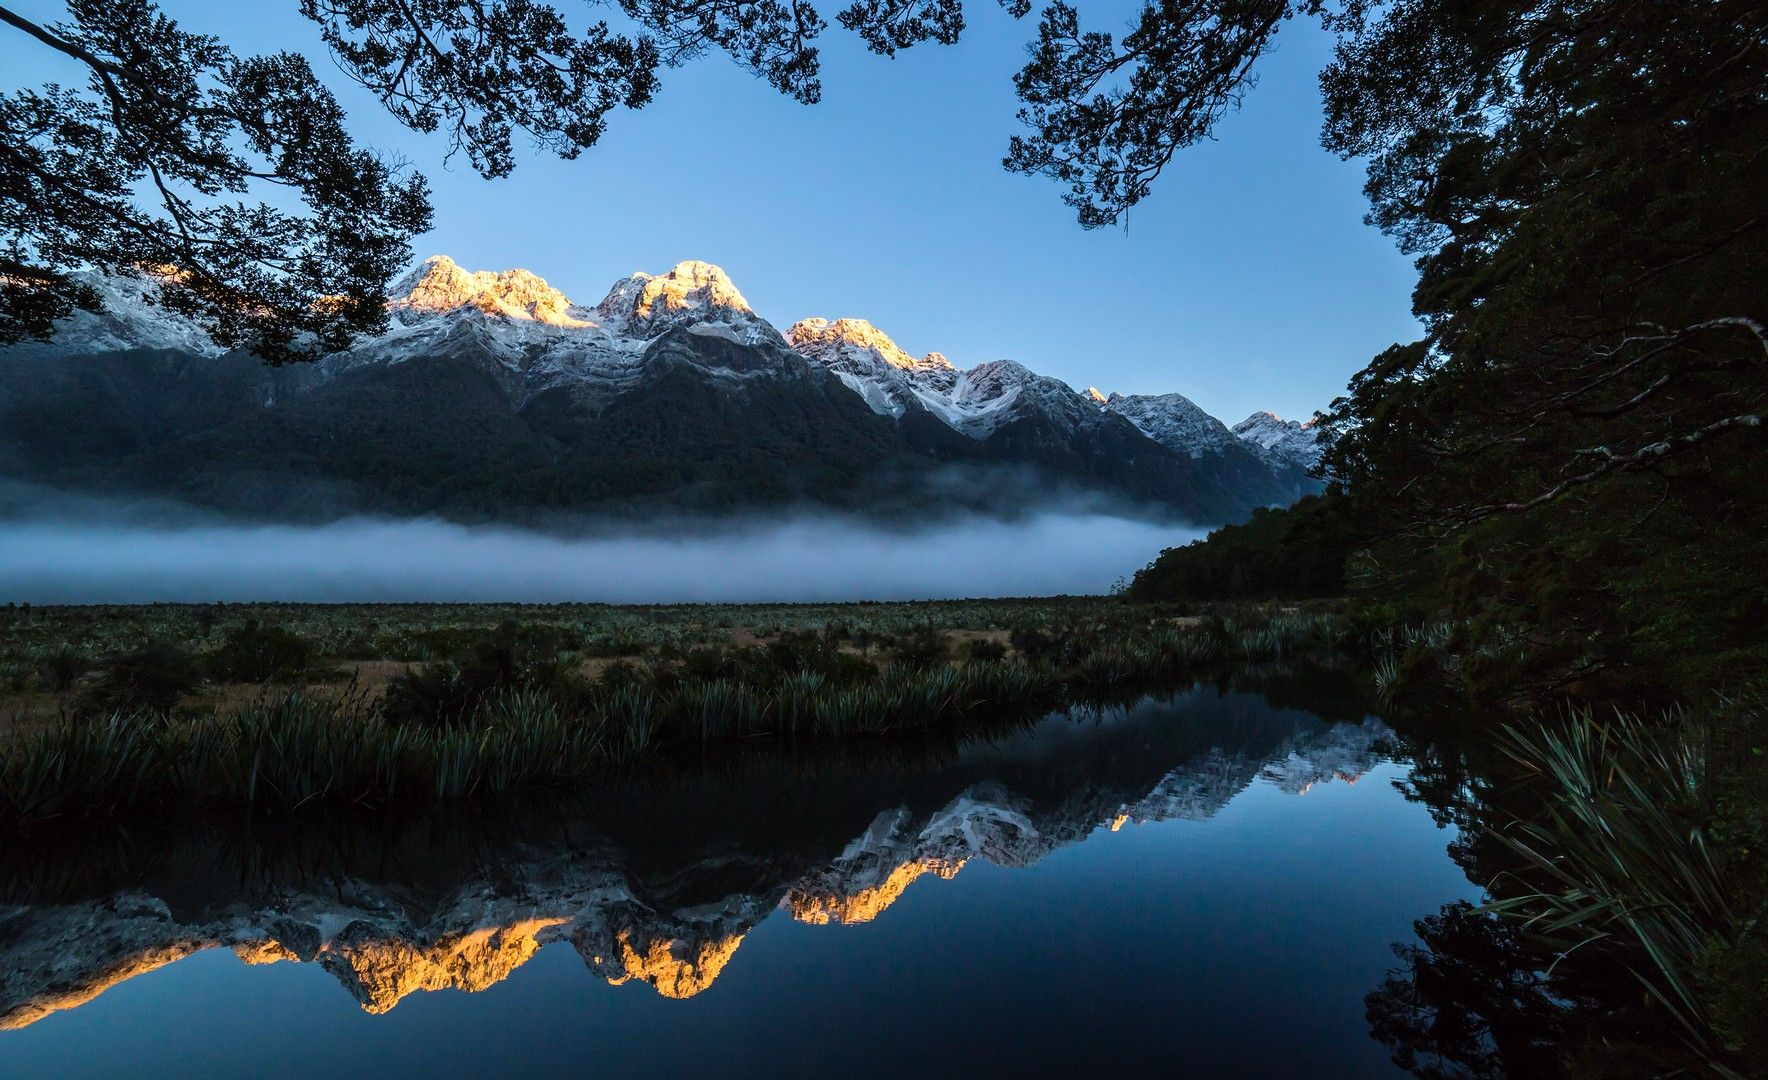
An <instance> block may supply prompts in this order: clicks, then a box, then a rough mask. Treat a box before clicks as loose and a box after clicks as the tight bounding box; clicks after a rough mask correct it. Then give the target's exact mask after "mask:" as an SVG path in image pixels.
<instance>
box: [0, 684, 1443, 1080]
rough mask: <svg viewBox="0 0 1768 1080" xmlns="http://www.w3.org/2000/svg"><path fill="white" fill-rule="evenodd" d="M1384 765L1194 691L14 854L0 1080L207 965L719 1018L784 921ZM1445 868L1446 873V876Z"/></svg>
mask: <svg viewBox="0 0 1768 1080" xmlns="http://www.w3.org/2000/svg"><path fill="white" fill-rule="evenodd" d="M1390 749H1391V733H1390V732H1389V731H1388V729H1387V728H1386V727H1385V726H1384V725H1383V724H1381V723H1380V722H1379V721H1376V720H1373V719H1363V718H1357V719H1348V718H1347V719H1346V720H1343V721H1340V722H1328V721H1326V720H1323V719H1321V718H1320V717H1318V716H1316V715H1313V714H1310V713H1305V712H1300V711H1296V710H1288V709H1281V708H1276V707H1273V706H1272V705H1271V704H1269V703H1268V701H1267V700H1265V699H1264V698H1262V697H1260V696H1257V695H1253V694H1246V693H1234V692H1228V693H1222V692H1218V691H1217V690H1214V689H1201V688H1200V689H1196V690H1192V691H1189V692H1187V693H1185V694H1181V695H1179V696H1177V697H1174V698H1171V699H1167V700H1152V699H1150V700H1145V701H1143V702H1141V703H1139V704H1137V705H1135V706H1132V707H1129V708H1120V709H1108V710H1097V711H1087V712H1076V713H1071V714H1058V715H1055V716H1052V717H1048V718H1046V719H1044V720H1043V721H1041V722H1039V723H1037V724H1035V725H1032V726H1029V727H1028V728H1026V729H1024V730H1021V731H1018V732H1015V733H1013V734H1010V735H1007V736H1004V737H1001V738H998V739H995V740H992V741H982V742H973V743H968V744H965V745H961V746H956V747H951V746H946V747H942V748H939V749H937V750H934V751H931V752H928V753H924V754H912V753H911V754H894V755H890V756H883V757H881V756H880V755H877V754H876V753H874V754H873V755H872V756H871V757H870V758H868V757H866V756H863V755H862V756H857V757H853V756H850V757H843V758H840V759H834V760H822V761H810V762H806V761H804V760H800V759H792V758H779V757H769V756H760V757H755V758H749V759H744V760H741V761H734V762H724V763H721V764H719V765H716V766H712V765H709V766H708V767H707V768H705V769H701V770H695V771H693V772H681V771H678V772H675V773H672V774H670V775H650V776H641V777H634V778H628V779H626V780H623V781H621V782H619V783H609V784H607V785H605V786H602V787H599V788H597V789H595V790H591V791H586V792H580V793H577V794H575V795H574V796H572V797H571V798H570V799H568V800H563V801H551V802H547V803H544V804H536V805H532V806H527V807H524V808H523V809H522V810H521V811H520V812H518V813H508V814H503V815H500V816H497V817H495V818H486V817H480V818H478V819H476V820H472V821H466V820H449V821H438V820H435V819H424V820H419V821H404V822H395V821H376V822H374V823H372V824H370V823H364V822H360V821H358V822H353V823H351V824H350V826H349V827H344V826H342V825H337V824H335V823H334V825H332V826H330V827H320V826H317V825H312V824H307V825H301V826H298V827H297V826H288V825H285V826H282V827H278V828H274V829H273V828H271V827H270V826H269V825H268V824H267V823H265V822H262V821H259V822H245V823H233V824H228V825H220V824H214V823H210V824H208V825H205V826H201V827H188V828H186V829H185V830H183V831H178V830H173V829H170V828H169V827H168V828H167V829H166V830H164V831H153V830H149V831H148V832H145V833H143V832H140V831H137V832H136V833H135V834H133V835H129V836H120V835H119V836H114V837H108V838H92V839H91V840H90V841H89V842H86V843H82V842H77V841H72V840H69V841H63V840H57V841H55V842H54V843H53V844H52V845H51V844H46V843H45V844H39V845H38V846H37V847H36V848H35V849H32V848H28V847H19V848H14V849H12V850H10V851H9V852H8V853H7V854H5V855H0V1072H4V1071H5V1068H6V1066H5V1064H4V1062H5V1059H6V1057H7V1054H8V1051H9V1050H10V1049H11V1047H9V1045H8V1040H9V1039H15V1038H18V1037H20V1035H19V1033H21V1032H28V1031H29V1030H30V1029H33V1028H34V1027H35V1028H37V1029H38V1030H45V1029H47V1028H48V1027H50V1026H52V1025H48V1024H45V1023H44V1022H45V1021H47V1020H50V1019H55V1020H57V1021H59V1019H60V1017H58V1016H57V1014H64V1015H65V1014H67V1013H69V1011H73V1012H75V1013H78V1012H79V1011H80V1009H81V1008H82V1007H88V1006H89V1005H90V1003H94V1002H97V1001H99V1000H100V999H101V998H102V997H103V996H104V995H106V994H107V992H110V991H112V990H113V989H115V988H117V987H119V986H120V985H122V984H125V983H127V982H128V981H129V980H132V979H136V978H137V977H139V976H142V975H144V974H145V973H148V972H154V971H156V970H157V969H161V968H165V967H167V966H168V965H173V966H178V963H179V962H180V961H184V960H186V959H187V958H191V957H193V955H194V954H198V953H203V952H206V951H210V950H231V952H232V953H233V955H235V956H236V957H238V959H239V960H241V961H244V962H245V964H247V965H267V964H295V965H318V966H319V967H320V968H323V969H324V971H325V972H326V973H328V974H329V976H330V977H331V978H332V979H334V980H335V981H336V983H337V984H338V985H339V986H341V987H342V988H343V990H344V991H345V992H347V993H348V994H349V995H351V996H352V997H353V998H354V999H355V1001H356V1002H358V1003H359V1004H360V1006H361V1008H362V1010H364V1011H365V1012H367V1013H370V1014H377V1016H378V1015H379V1014H387V1013H388V1012H389V1011H390V1010H393V1009H394V1008H395V1006H397V1005H399V1004H400V1003H401V1002H402V1001H406V1000H407V999H409V998H410V997H411V995H413V994H416V993H418V992H420V991H425V992H428V991H437V990H450V989H451V990H460V991H468V992H475V991H482V990H486V989H488V988H490V987H493V986H496V985H498V984H500V983H503V982H504V981H505V980H508V979H510V978H511V976H512V975H513V974H514V973H516V972H517V971H518V970H519V969H521V968H523V967H524V965H528V964H529V963H530V962H531V961H534V960H535V958H536V956H537V954H539V953H541V951H542V950H546V951H547V953H548V955H551V954H552V953H553V952H554V950H555V949H569V950H572V951H574V952H575V954H576V956H577V957H579V958H580V962H581V964H583V965H585V966H587V968H588V970H589V971H590V972H592V973H593V974H594V976H595V977H597V978H598V979H600V980H605V981H606V982H607V983H609V984H614V985H620V984H624V983H629V982H633V983H642V984H644V985H646V986H648V987H650V988H651V989H652V990H654V991H655V992H656V994H658V995H661V996H662V997H664V998H670V999H689V998H694V997H696V996H697V995H702V994H705V995H707V996H708V997H717V996H718V994H717V992H716V991H713V992H711V993H708V991H710V990H711V989H712V987H713V984H714V982H715V981H717V980H718V979H719V978H720V976H721V975H724V974H726V973H727V972H730V971H731V970H733V968H735V967H738V966H741V965H742V964H743V963H744V959H743V958H741V957H739V955H738V954H739V952H740V950H741V949H742V947H743V946H744V942H745V940H746V939H748V938H749V937H750V936H751V935H753V934H755V933H756V931H757V928H759V927H761V926H762V924H764V923H766V922H768V921H769V920H770V919H772V918H775V917H779V918H787V919H790V920H795V921H796V922H798V923H802V924H810V925H813V926H817V927H832V926H837V925H839V926H861V925H863V924H869V923H873V922H874V920H878V921H879V925H880V926H883V927H886V928H888V924H889V923H890V922H891V920H890V919H889V918H881V917H882V916H884V915H885V913H886V911H887V910H888V909H889V908H890V907H891V906H892V905H893V904H896V903H897V902H898V901H899V900H901V899H902V898H903V897H905V896H906V895H910V894H911V893H913V892H915V891H916V890H927V889H940V888H942V886H941V884H940V882H941V881H942V880H945V881H951V880H954V879H956V878H957V877H958V876H959V875H961V874H964V873H965V872H966V870H967V868H969V867H972V866H975V865H977V864H979V863H980V864H989V865H991V866H993V867H997V868H1025V867H1033V866H1035V865H1037V864H1039V863H1041V862H1042V861H1044V860H1045V859H1046V858H1047V857H1048V856H1050V855H1051V854H1052V853H1054V852H1057V851H1058V850H1060V849H1065V848H1070V847H1072V846H1075V845H1078V844H1080V842H1081V841H1083V840H1086V839H1087V838H1088V837H1089V836H1091V835H1094V834H1095V833H1096V832H1098V831H1100V830H1111V831H1117V830H1126V829H1133V828H1134V826H1136V825H1140V824H1145V823H1151V822H1173V821H1188V822H1206V821H1208V820H1209V819H1211V818H1212V817H1214V816H1215V815H1216V814H1217V813H1218V811H1220V810H1222V808H1223V807H1225V806H1227V805H1228V804H1230V802H1232V801H1234V800H1236V798H1237V797H1238V796H1240V795H1242V793H1245V792H1247V791H1248V789H1249V788H1250V787H1253V786H1254V785H1255V784H1257V786H1259V787H1261V788H1265V789H1268V790H1271V791H1273V792H1276V793H1280V795H1281V797H1282V798H1284V799H1295V798H1296V797H1297V796H1301V795H1304V794H1306V793H1308V792H1309V791H1310V789H1312V788H1314V787H1315V786H1316V785H1320V784H1326V783H1330V782H1333V781H1349V782H1354V781H1355V780H1356V779H1357V778H1359V777H1361V776H1363V775H1364V774H1365V773H1367V772H1369V771H1370V770H1371V769H1375V768H1377V767H1379V766H1381V765H1382V764H1383V763H1384V762H1385V761H1386V760H1387V758H1386V755H1387V753H1389V752H1390ZM1389 767H1391V766H1389ZM1383 786H1384V787H1387V788H1389V789H1390V790H1389V795H1393V794H1394V793H1392V791H1391V785H1386V784H1384V785H1383ZM1390 801H1394V802H1396V804H1397V803H1398V801H1397V796H1394V798H1393V799H1392V800H1390ZM1401 805H1403V804H1401ZM1417 816H1419V817H1422V816H1423V811H1422V810H1418V812H1417ZM1426 827H1427V828H1429V830H1430V831H1431V832H1435V827H1434V826H1428V824H1427V826H1426ZM1441 835H1442V834H1441V833H1436V840H1435V842H1434V849H1435V850H1436V851H1437V852H1439V853H1440V852H1441V850H1442V849H1441V845H1442V838H1441ZM1369 839H1370V840H1374V839H1375V838H1369ZM1113 842H1114V843H1116V842H1117V841H1116V840H1114V841H1113ZM1343 842H1344V843H1345V845H1346V846H1347V847H1350V846H1354V845H1357V844H1359V843H1360V842H1363V841H1361V840H1360V839H1359V838H1357V837H1345V838H1344V840H1343ZM1442 862H1443V863H1444V865H1445V866H1447V865H1448V864H1447V860H1446V857H1444V858H1443V859H1442ZM1449 870H1450V872H1449V873H1448V874H1446V875H1445V874H1444V872H1443V868H1442V867H1437V868H1436V869H1435V870H1434V871H1433V872H1434V873H1435V874H1436V875H1437V877H1439V878H1442V879H1443V880H1448V881H1451V882H1452V881H1454V880H1458V875H1456V874H1454V873H1453V872H1452V866H1451V867H1449ZM1463 884H1465V882H1464V881H1463ZM943 887H946V888H949V886H943ZM1440 894H1441V890H1440V889H1439V893H1438V894H1437V895H1440ZM1459 895H1461V894H1460V893H1459V892H1451V893H1450V894H1448V895H1440V900H1439V901H1438V902H1441V900H1449V899H1455V898H1456V897H1457V896H1459ZM1415 913H1416V914H1423V913H1424V911H1423V909H1420V910H1418V911H1416V912H1415ZM1185 917H1186V913H1185V912H1182V911H1175V912H1172V914H1171V918H1172V919H1173V920H1175V921H1182V920H1183V919H1184V918H1185ZM1098 930H1099V932H1102V933H1109V932H1110V930H1111V928H1110V927H1100V928H1098ZM821 932H823V933H832V934H845V933H859V931H857V930H854V931H846V930H840V929H830V930H825V931H821ZM1027 932H1031V931H1030V928H1027ZM1390 940H1391V935H1390ZM776 941H777V938H770V944H772V943H775V942H776ZM765 947H767V946H765V945H754V946H751V948H752V949H758V948H765ZM566 955H568V954H566ZM1376 959H1377V961H1378V962H1379V960H1380V959H1381V958H1376ZM580 970H581V969H580ZM835 975H837V976H838V975H839V972H836V973H835ZM248 985H249V984H248ZM1368 985H1369V984H1368V983H1367V982H1366V983H1365V984H1364V988H1365V989H1366V988H1367V986H1368ZM1126 989H1133V988H1126ZM193 1005H195V1006H197V1007H204V1005H203V1003H193ZM376 1022H377V1023H385V1022H386V1021H385V1020H384V1019H377V1021H376ZM1365 1031H1366V1029H1365ZM1362 1037H1363V1038H1364V1039H1367V1036H1366V1034H1364V1035H1363V1036H1362ZM1371 1049H1372V1050H1374V1049H1375V1048H1374V1047H1373V1046H1372V1045H1371Z"/></svg>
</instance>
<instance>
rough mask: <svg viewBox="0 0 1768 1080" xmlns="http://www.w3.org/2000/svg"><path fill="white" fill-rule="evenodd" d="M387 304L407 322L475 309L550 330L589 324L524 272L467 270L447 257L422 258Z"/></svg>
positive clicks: (559, 295)
mask: <svg viewBox="0 0 1768 1080" xmlns="http://www.w3.org/2000/svg"><path fill="white" fill-rule="evenodd" d="M387 299H388V304H389V306H390V307H391V308H392V309H393V313H394V314H395V315H397V316H400V317H401V319H402V320H403V321H406V322H410V321H412V320H413V319H414V318H422V317H424V316H429V315H440V314H445V313H447V312H451V311H458V310H459V309H461V308H464V307H473V308H476V309H478V310H479V311H482V312H484V313H485V314H487V315H495V316H498V317H500V318H504V319H514V320H520V321H528V322H538V323H545V324H547V325H548V326H566V327H581V326H589V325H592V323H591V322H590V320H589V319H588V318H587V317H586V316H587V315H588V314H589V313H588V312H586V311H583V310H582V309H581V308H577V307H576V306H575V305H574V304H572V303H571V301H570V300H569V299H567V298H566V297H565V294H564V293H562V292H560V291H559V290H557V289H555V288H553V287H552V286H551V285H548V284H547V283H546V279H545V278H542V277H540V276H538V275H536V274H531V273H529V272H528V271H526V270H502V271H498V272H495V273H494V272H492V271H489V270H466V269H463V268H462V267H461V266H460V265H459V264H458V263H456V262H455V261H454V260H453V259H450V258H449V257H448V256H446V255H432V256H430V257H429V258H427V259H425V260H424V261H423V262H422V263H420V264H419V265H418V267H417V268H416V269H415V270H413V271H411V273H409V274H406V275H405V276H404V277H402V278H400V279H399V281H397V282H396V283H395V284H394V285H393V289H392V291H391V292H390V293H389V294H388V298H387Z"/></svg>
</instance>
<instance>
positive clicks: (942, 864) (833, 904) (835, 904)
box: [781, 859, 966, 926]
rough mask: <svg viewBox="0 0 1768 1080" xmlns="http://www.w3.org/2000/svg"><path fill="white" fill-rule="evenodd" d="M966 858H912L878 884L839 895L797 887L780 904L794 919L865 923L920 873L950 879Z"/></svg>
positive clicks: (846, 924) (818, 923)
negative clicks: (948, 859)
mask: <svg viewBox="0 0 1768 1080" xmlns="http://www.w3.org/2000/svg"><path fill="white" fill-rule="evenodd" d="M965 861H966V860H963V859H960V860H958V861H957V862H947V861H945V860H943V859H915V860H912V861H910V862H906V863H903V864H902V865H901V866H898V867H896V868H894V869H893V870H891V871H890V873H889V874H887V875H885V877H884V880H883V881H881V882H879V883H878V884H876V885H872V886H868V887H867V888H864V889H861V890H859V891H858V892H856V893H853V894H851V895H847V896H842V895H839V894H836V893H823V892H817V891H812V890H810V889H805V888H798V889H793V890H792V891H791V892H789V893H787V894H786V898H785V899H784V900H783V901H781V906H783V907H784V908H785V909H786V910H787V911H790V912H791V913H792V917H793V918H794V919H797V920H798V921H799V922H802V923H810V924H812V925H814V926H827V925H829V924H830V923H840V924H842V925H844V926H853V925H855V924H858V923H868V922H871V921H872V920H873V919H876V918H877V917H878V916H879V915H882V914H883V913H884V911H885V909H886V908H888V907H889V906H890V905H891V904H894V903H896V901H897V899H898V898H900V897H901V896H902V894H903V892H904V891H905V890H906V889H907V888H908V887H909V886H910V885H912V884H913V883H914V882H915V881H916V880H918V879H919V878H920V877H922V876H923V875H925V874H932V875H934V876H935V877H937V878H940V879H941V880H943V881H950V880H951V879H952V878H954V877H956V876H957V874H958V871H959V870H962V869H963V868H964V863H965Z"/></svg>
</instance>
